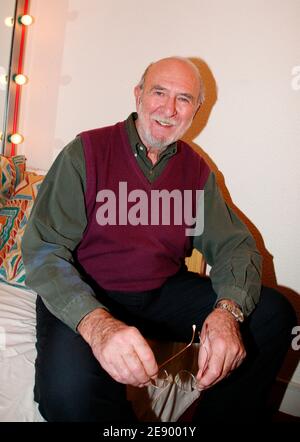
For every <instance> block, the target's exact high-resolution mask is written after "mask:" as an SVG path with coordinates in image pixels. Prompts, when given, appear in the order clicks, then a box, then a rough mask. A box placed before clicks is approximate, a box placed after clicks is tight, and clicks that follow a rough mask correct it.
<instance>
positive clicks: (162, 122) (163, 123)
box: [154, 119, 175, 127]
mask: <svg viewBox="0 0 300 442" xmlns="http://www.w3.org/2000/svg"><path fill="white" fill-rule="evenodd" d="M154 121H155V122H156V123H157V124H158V125H159V126H162V127H174V126H175V123H171V122H170V121H166V120H157V119H155V120H154Z"/></svg>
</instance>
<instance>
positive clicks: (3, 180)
mask: <svg viewBox="0 0 300 442" xmlns="http://www.w3.org/2000/svg"><path fill="white" fill-rule="evenodd" d="M25 161H26V160H25V157H24V155H16V156H14V157H10V158H8V157H5V156H3V155H0V207H1V206H3V204H5V201H6V200H7V199H9V198H10V197H11V196H12V194H13V193H14V191H15V189H16V187H17V186H18V185H19V183H20V182H21V181H22V180H23V179H24V172H25Z"/></svg>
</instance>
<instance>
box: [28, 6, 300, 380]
mask: <svg viewBox="0 0 300 442" xmlns="http://www.w3.org/2000/svg"><path fill="white" fill-rule="evenodd" d="M30 9H31V13H32V15H33V16H34V17H35V23H34V25H32V26H31V28H30V29H29V31H28V34H27V35H28V36H27V48H26V60H25V71H26V72H25V73H27V74H28V76H29V78H30V83H29V84H28V85H26V86H25V87H24V90H23V96H22V107H21V115H20V123H21V131H22V132H23V133H24V135H25V138H26V140H25V142H24V144H23V145H22V147H21V149H20V151H23V152H25V153H26V156H27V158H28V162H29V165H30V166H32V167H37V168H42V169H47V168H48V167H49V166H50V164H51V162H52V160H53V158H54V157H55V156H56V155H57V153H58V152H59V150H60V149H61V148H62V147H63V146H64V145H65V144H66V143H67V142H68V141H69V140H70V139H72V138H73V137H74V136H75V135H76V134H77V133H79V132H80V131H81V130H83V129H88V128H93V127H97V126H103V125H106V124H110V123H114V122H116V121H118V120H121V119H125V118H126V117H127V115H128V114H129V112H131V111H132V110H133V108H134V100H133V94H132V90H133V87H134V85H135V84H136V82H137V81H138V79H139V77H140V75H141V73H142V71H143V69H144V67H145V66H146V65H147V64H148V63H149V62H150V61H153V60H156V59H158V58H160V57H163V56H168V55H174V54H177V55H184V56H192V57H197V58H201V59H202V60H203V61H204V63H202V65H203V66H204V70H205V73H206V75H207V76H208V77H209V76H211V75H212V78H210V82H211V84H212V83H213V81H212V80H213V79H214V81H215V82H216V84H217V87H218V98H217V100H216V102H215V103H214V105H213V106H212V108H211V109H207V108H206V110H205V109H204V113H205V112H206V113H205V116H204V117H202V120H201V116H200V117H199V119H198V122H200V126H201V127H202V131H201V132H200V134H199V133H198V134H197V136H196V138H195V139H194V143H195V144H196V145H197V146H199V147H201V148H202V149H203V151H204V152H205V154H206V156H208V157H209V159H210V161H211V162H213V163H214V164H215V165H216V166H217V168H218V169H219V170H220V171H221V173H222V174H223V176H224V177H225V181H226V186H227V190H228V192H229V193H230V195H231V198H232V200H233V202H234V203H235V204H236V206H237V207H238V208H239V209H240V211H241V212H242V213H243V216H244V217H246V218H247V219H248V224H249V225H250V226H251V229H252V231H253V233H254V234H255V236H256V238H257V240H258V242H259V245H260V248H261V249H262V251H263V253H264V255H265V257H266V260H265V262H266V265H265V273H264V281H265V282H267V283H269V284H272V285H275V284H276V282H277V284H278V285H280V286H282V290H283V291H284V292H285V293H287V294H288V295H289V297H290V298H291V299H293V301H294V302H295V300H296V299H297V300H298V301H299V297H297V296H298V295H297V293H298V292H299V290H300V272H299V270H298V266H299V262H300V252H299V251H300V239H299V225H300V210H299V172H298V169H299V160H300V157H299V142H300V124H299V123H300V106H299V104H300V81H299V79H298V78H296V72H298V73H299V72H300V70H297V69H298V68H296V66H299V65H300V58H299V57H300V38H299V37H300V35H299V34H300V1H299V0H286V1H284V2H283V1H281V0H264V1H261V0H242V1H241V0H226V2H224V1H222V0H186V1H185V2H183V1H182V0H164V1H162V0H152V1H149V0H109V1H104V0H52V1H51V2H46V1H44V0H31V8H30ZM205 64H206V65H205ZM293 69H294V79H293V77H292V70H293ZM209 94H210V98H209V99H210V101H211V104H213V102H214V101H215V100H214V99H213V91H209ZM203 115H204V114H203ZM206 117H208V121H207V123H206V124H205V122H204V120H205V119H206ZM203 126H205V127H203ZM193 133H197V129H194V132H193ZM272 255H273V256H274V261H272ZM275 276H276V278H277V281H276V280H275ZM294 380H296V382H299V383H300V373H299V370H298V372H297V373H296V374H295V375H294Z"/></svg>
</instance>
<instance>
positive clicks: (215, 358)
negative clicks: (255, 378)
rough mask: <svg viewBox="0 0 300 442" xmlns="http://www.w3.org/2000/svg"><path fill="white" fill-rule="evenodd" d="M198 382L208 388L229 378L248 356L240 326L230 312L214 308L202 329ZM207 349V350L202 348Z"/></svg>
mask: <svg viewBox="0 0 300 442" xmlns="http://www.w3.org/2000/svg"><path fill="white" fill-rule="evenodd" d="M200 337H201V342H202V345H200V350H199V357H198V365H199V371H198V373H197V376H196V378H197V381H198V386H199V388H200V389H206V388H208V387H211V386H212V385H214V384H216V383H217V382H219V381H221V380H222V379H224V378H225V377H226V376H228V375H229V374H230V373H231V372H232V371H233V370H234V369H235V368H237V367H238V366H239V365H240V364H241V363H242V361H243V360H244V358H245V356H246V351H245V348H244V345H243V341H242V337H241V334H240V330H239V323H238V322H237V321H236V320H235V319H234V317H233V316H232V314H231V313H230V312H227V311H225V310H221V309H215V310H213V311H212V313H211V314H210V315H209V316H208V317H207V318H206V320H205V322H204V324H203V327H202V330H201V334H200ZM203 347H205V348H203Z"/></svg>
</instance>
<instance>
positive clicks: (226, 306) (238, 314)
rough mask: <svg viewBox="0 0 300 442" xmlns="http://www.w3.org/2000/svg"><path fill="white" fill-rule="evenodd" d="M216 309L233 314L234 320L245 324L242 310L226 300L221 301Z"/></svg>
mask: <svg viewBox="0 0 300 442" xmlns="http://www.w3.org/2000/svg"><path fill="white" fill-rule="evenodd" d="M216 308H221V309H223V310H227V311H228V312H229V313H231V314H232V316H233V317H234V319H235V320H236V321H238V322H244V314H243V312H242V310H241V309H240V308H239V307H238V306H237V305H233V304H231V303H229V302H227V301H226V300H223V301H222V300H221V301H219V302H218V303H217V305H216Z"/></svg>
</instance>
